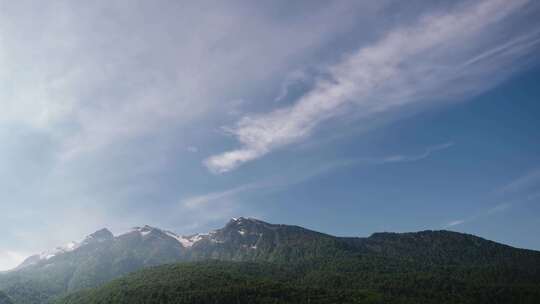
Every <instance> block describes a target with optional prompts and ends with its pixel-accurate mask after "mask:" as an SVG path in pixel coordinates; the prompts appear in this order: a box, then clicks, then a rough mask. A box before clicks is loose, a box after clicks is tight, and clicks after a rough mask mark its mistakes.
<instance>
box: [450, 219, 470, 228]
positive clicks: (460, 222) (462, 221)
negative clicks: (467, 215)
mask: <svg viewBox="0 0 540 304" xmlns="http://www.w3.org/2000/svg"><path fill="white" fill-rule="evenodd" d="M463 223H465V220H455V221H451V222H449V223H448V224H446V225H445V228H450V227H453V226H458V225H461V224H463Z"/></svg>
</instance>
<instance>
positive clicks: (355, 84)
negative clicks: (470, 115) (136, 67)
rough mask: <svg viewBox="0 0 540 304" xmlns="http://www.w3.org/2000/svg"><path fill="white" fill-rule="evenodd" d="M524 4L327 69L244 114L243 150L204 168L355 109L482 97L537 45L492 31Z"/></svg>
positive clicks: (402, 31)
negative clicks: (282, 103) (274, 102)
mask: <svg viewBox="0 0 540 304" xmlns="http://www.w3.org/2000/svg"><path fill="white" fill-rule="evenodd" d="M526 3H527V1H526V0H519V1H502V0H489V1H481V2H478V3H474V4H469V5H465V6H462V7H461V8H459V9H457V10H454V11H451V12H450V13H434V14H430V15H427V16H424V17H423V18H421V19H420V20H419V21H418V22H417V23H416V24H413V25H410V26H406V27H400V28H397V29H395V30H393V31H390V32H389V33H387V34H386V35H385V36H384V38H382V39H380V40H378V41H376V42H375V43H373V44H371V45H367V46H363V47H361V48H360V49H359V50H358V51H357V52H355V53H353V54H351V55H349V56H347V57H346V58H344V59H343V60H341V62H339V63H337V64H336V65H334V66H331V67H330V68H328V69H327V74H328V77H325V78H324V79H320V80H318V81H317V82H316V83H315V85H314V87H313V88H312V89H311V90H310V91H308V92H307V93H306V94H304V95H303V96H302V97H300V98H299V99H298V100H297V101H296V102H295V103H294V104H293V105H291V106H288V107H282V108H279V109H276V110H274V111H272V112H269V113H265V114H257V115H251V116H245V117H243V118H242V119H240V120H239V121H238V122H237V123H236V125H234V126H233V127H229V128H227V132H228V133H230V134H231V135H232V136H234V137H235V138H236V139H237V140H238V142H239V143H240V144H241V146H240V147H239V148H237V149H234V150H230V151H226V152H223V153H220V154H217V155H213V156H211V157H209V158H207V159H206V160H205V161H204V164H205V165H206V167H208V169H210V170H211V171H212V172H215V173H224V172H228V171H231V170H233V169H235V168H237V167H238V166H240V165H242V164H243V163H246V162H249V161H252V160H255V159H258V158H260V157H262V156H264V155H266V154H268V153H270V152H272V151H274V150H275V149H279V148H281V147H284V146H287V145H289V144H293V143H296V142H299V141H301V140H304V139H305V138H307V137H308V136H310V135H311V134H312V133H313V132H314V130H315V129H316V128H317V127H318V126H320V124H321V123H322V122H323V121H327V120H329V119H331V118H335V117H338V116H341V115H345V113H350V112H354V113H355V115H356V116H357V119H359V120H360V122H359V123H361V121H362V119H368V118H372V117H376V116H377V115H380V114H382V113H388V112H391V111H396V110H398V109H399V108H402V107H405V106H407V107H410V106H420V105H422V104H426V103H427V104H433V103H438V102H439V103H440V102H448V101H449V100H450V99H452V98H461V99H463V98H466V97H467V96H471V95H473V94H476V93H478V92H481V91H483V90H485V89H487V88H489V87H491V86H493V85H494V84H495V83H497V80H500V79H503V78H505V77H507V76H508V75H509V74H511V71H512V69H509V68H508V67H509V66H510V65H511V64H513V63H515V60H516V59H517V58H520V57H521V56H524V55H526V54H530V52H531V50H533V49H534V48H536V47H537V42H538V38H539V37H538V33H537V32H535V31H534V30H529V31H528V32H525V33H518V34H516V35H514V36H517V37H516V38H510V39H508V38H506V37H501V36H497V35H496V33H495V32H496V30H494V29H495V28H497V26H502V25H504V22H506V21H507V18H508V17H509V16H511V15H512V14H514V13H516V12H518V11H519V10H520V9H521V8H523V7H524V5H525V4H526ZM514 68H516V66H514ZM488 75H489V77H487V76H488Z"/></svg>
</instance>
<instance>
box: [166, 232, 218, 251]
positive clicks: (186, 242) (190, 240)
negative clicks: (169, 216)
mask: <svg viewBox="0 0 540 304" xmlns="http://www.w3.org/2000/svg"><path fill="white" fill-rule="evenodd" d="M165 233H166V234H167V235H168V236H170V237H172V238H174V239H175V240H177V241H178V242H179V243H180V244H181V245H182V247H184V248H190V247H192V246H193V244H195V243H197V242H198V241H200V240H202V239H203V238H207V237H208V234H202V233H197V234H194V235H190V236H179V235H177V234H175V233H173V232H170V231H166V232H165Z"/></svg>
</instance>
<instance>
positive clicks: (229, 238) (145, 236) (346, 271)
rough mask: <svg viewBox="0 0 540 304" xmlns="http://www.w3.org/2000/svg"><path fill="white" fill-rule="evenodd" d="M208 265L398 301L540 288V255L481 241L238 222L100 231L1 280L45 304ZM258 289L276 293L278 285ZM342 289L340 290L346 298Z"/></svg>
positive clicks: (31, 302) (28, 300)
mask: <svg viewBox="0 0 540 304" xmlns="http://www.w3.org/2000/svg"><path fill="white" fill-rule="evenodd" d="M208 260H219V261H234V262H256V264H255V265H256V266H254V267H285V269H291V271H292V275H291V278H297V279H296V280H293V281H290V279H287V281H286V282H285V283H283V282H282V281H280V280H278V281H277V283H279V284H282V283H283V284H285V285H286V286H289V287H291V288H294V290H295V291H291V292H300V293H301V292H302V290H305V288H310V286H311V285H309V284H308V285H306V284H305V282H312V283H313V282H320V283H321V284H322V285H321V288H322V287H325V286H332V285H331V284H330V283H331V282H337V283H336V284H338V283H339V282H345V281H350V280H354V281H357V282H360V283H361V284H363V285H358V286H357V285H354V286H353V285H347V286H346V288H351V289H353V290H354V289H358V288H363V289H367V290H369V291H370V292H374V293H381V294H385V295H387V294H392V292H390V291H388V290H387V289H385V288H387V287H388V288H390V287H391V288H394V289H395V288H402V287H403V288H404V290H409V291H411V292H413V291H414V292H418V289H417V288H418V286H420V285H414V284H416V283H414V284H413V283H411V281H410V280H411V279H412V280H413V281H412V282H423V283H422V284H424V283H425V284H439V283H440V284H442V285H437V286H436V290H437V292H438V290H440V289H441V288H443V289H444V288H450V289H451V290H454V291H455V292H458V291H459V292H463V286H474V284H473V282H475V284H477V283H482V284H483V285H482V286H483V287H482V288H483V290H488V289H486V288H488V286H499V287H504V288H510V289H511V292H514V291H515V290H516V288H524V290H527V291H529V290H530V288H531V286H533V287H538V283H539V282H540V279H539V276H540V252H537V251H532V250H524V249H517V248H513V247H510V246H506V245H502V244H498V243H495V242H492V241H489V240H485V239H482V238H479V237H476V236H473V235H468V234H462V233H457V232H451V231H421V232H415V233H375V234H373V235H371V236H370V237H367V238H354V237H353V238H344V237H335V236H331V235H328V234H324V233H320V232H316V231H312V230H309V229H305V228H302V227H299V226H291V225H278V224H270V223H266V222H263V221H260V220H256V219H252V218H236V219H232V220H231V221H229V222H228V223H227V224H226V225H225V226H224V227H223V228H221V229H217V230H215V231H212V232H210V233H206V234H195V235H188V236H182V235H178V234H175V233H173V232H170V231H166V230H162V229H159V228H155V227H149V226H143V227H135V228H134V229H133V230H131V231H129V232H127V233H124V234H121V235H118V236H114V235H113V234H112V233H111V232H110V231H108V230H107V229H101V230H99V231H97V232H95V233H93V234H91V235H89V236H88V237H86V238H85V239H84V240H83V241H82V242H80V243H72V244H69V245H68V246H64V247H59V248H56V249H55V250H52V251H50V252H46V253H42V254H38V255H35V256H32V257H30V258H28V259H27V260H26V261H24V262H23V263H22V264H21V265H20V266H19V267H18V268H17V269H15V270H14V271H11V272H8V273H2V274H0V290H1V291H3V292H5V293H6V294H7V295H8V296H9V297H10V298H11V299H12V301H13V302H15V304H41V303H47V302H49V301H51V300H55V299H58V298H59V297H62V296H65V295H67V294H70V293H74V292H77V291H80V290H83V289H88V288H94V287H97V286H100V285H102V284H104V283H107V282H109V281H111V280H113V279H116V278H119V277H122V276H125V275H127V274H129V273H132V272H134V271H138V270H141V269H146V268H148V267H153V266H158V265H163V264H174V263H178V262H184V263H186V262H198V261H208ZM259 263H270V264H271V265H272V266H266V265H268V264H259ZM182 265H184V266H182V267H188V268H189V267H191V266H189V265H186V264H182ZM197 265H199V266H200V265H201V264H197ZM212 265H214V264H211V266H209V268H208V269H207V271H208V276H212V275H211V274H210V272H211V271H212V269H215V268H212V267H216V266H215V265H214V266H212ZM220 265H221V264H220ZM224 265H226V266H223V267H224V268H223V269H224V270H223V269H222V268H220V269H222V270H223V271H225V272H229V271H232V272H233V274H231V276H233V275H234V269H235V268H232V270H230V267H243V266H238V264H224ZM231 265H234V266H231ZM260 265H264V266H260ZM283 265H285V266H283ZM220 267H221V266H220ZM183 269H184V268H180V270H179V271H180V273H183V271H184V270H183ZM189 269H191V268H189ZM186 271H187V270H186ZM175 273H176V272H175V271H173V272H172V274H171V276H175V275H176V274H175ZM187 273H188V274H191V272H190V271H187ZM161 274H163V275H164V273H161ZM289 274H291V273H290V272H289ZM167 276H168V275H167ZM411 276H412V277H411ZM187 279H189V278H187ZM251 279H254V278H251ZM259 279H260V280H263V281H265V280H269V282H272V284H273V283H276V282H274V281H275V280H276V278H274V277H264V276H262V277H261V276H258V277H257V280H259ZM405 279H406V280H405ZM257 280H255V281H257ZM403 280H405V281H403ZM173 281H174V280H173ZM376 282H379V284H378V285H377V284H375V283H376ZM360 283H359V284H360ZM190 284H195V285H196V283H190ZM339 284H341V283H339ZM339 284H338V285H336V286H335V287H336V289H339V290H341V288H342V287H341V286H342V285H339ZM407 284H413V285H412V286H411V285H407ZM418 284H420V283H418ZM201 286H202V285H201ZM216 286H220V285H219V284H218V285H216ZM385 286H386V287H385ZM444 286H446V287H444ZM171 288H172V287H171ZM220 288H221V287H220ZM250 288H251V287H250ZM434 288H435V287H434ZM297 289H298V290H297ZM394 289H392V290H394ZM115 290H117V289H116V288H115ZM426 290H429V289H426ZM328 292H331V290H329V291H328ZM501 294H506V293H505V292H502V293H501ZM426 297H428V296H427V295H426ZM310 301H311V300H310ZM539 303H540V302H539Z"/></svg>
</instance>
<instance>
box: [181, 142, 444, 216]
mask: <svg viewBox="0 0 540 304" xmlns="http://www.w3.org/2000/svg"><path fill="white" fill-rule="evenodd" d="M452 146H454V143H453V142H447V143H443V144H438V145H433V146H428V147H426V148H425V149H424V151H423V152H421V153H418V154H392V155H388V156H381V157H357V158H346V159H339V160H335V161H328V162H326V163H324V164H321V165H318V166H310V168H309V169H307V170H298V168H294V169H293V170H292V171H291V172H290V173H287V174H280V175H279V176H271V177H267V178H265V179H263V180H259V181H257V182H253V183H249V184H244V185H240V186H237V187H233V188H229V189H225V190H222V191H216V192H209V193H205V194H201V195H194V196H189V197H186V198H184V199H182V200H181V201H180V203H179V206H181V207H184V208H187V209H204V208H210V209H211V208H214V207H215V205H212V204H215V203H217V204H222V203H223V202H230V201H234V200H235V199H237V198H238V197H240V196H242V195H244V194H246V193H248V192H251V191H253V190H265V189H266V190H267V189H283V188H284V187H290V186H291V185H295V184H299V183H302V182H305V181H307V180H309V179H312V178H315V177H317V176H321V175H324V174H328V173H330V172H332V171H335V170H339V169H342V168H346V167H353V166H370V165H385V164H389V165H390V164H394V163H407V162H417V161H421V160H423V159H426V158H429V157H430V156H432V154H433V153H435V152H437V151H442V150H446V149H448V148H450V147H452ZM293 171H294V173H293ZM300 171H301V173H298V172H300ZM282 173H283V172H282ZM284 176H286V177H285V178H284Z"/></svg>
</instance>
